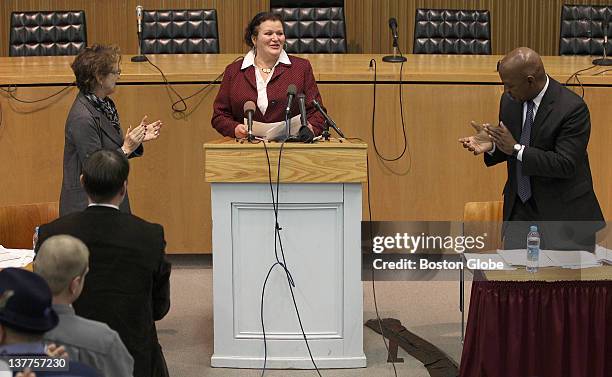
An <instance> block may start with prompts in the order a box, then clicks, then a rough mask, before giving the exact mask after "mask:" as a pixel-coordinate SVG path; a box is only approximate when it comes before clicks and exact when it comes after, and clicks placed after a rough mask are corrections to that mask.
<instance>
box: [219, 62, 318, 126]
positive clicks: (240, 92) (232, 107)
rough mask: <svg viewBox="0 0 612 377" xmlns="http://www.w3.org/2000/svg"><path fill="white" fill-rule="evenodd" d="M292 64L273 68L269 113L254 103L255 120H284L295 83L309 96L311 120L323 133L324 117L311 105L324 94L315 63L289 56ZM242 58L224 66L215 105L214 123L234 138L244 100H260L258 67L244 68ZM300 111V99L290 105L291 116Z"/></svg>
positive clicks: (301, 91)
mask: <svg viewBox="0 0 612 377" xmlns="http://www.w3.org/2000/svg"><path fill="white" fill-rule="evenodd" d="M289 60H290V61H291V64H290V65H289V64H283V63H279V64H278V65H277V66H276V68H275V69H274V74H273V76H272V78H271V79H270V81H269V82H268V86H267V92H268V108H267V110H266V114H265V115H264V114H262V113H261V111H260V110H259V107H258V106H255V115H254V116H253V120H256V121H258V122H266V123H270V122H280V121H284V120H285V107H286V106H287V87H288V86H289V85H290V84H294V85H295V86H296V88H297V93H304V94H305V95H306V113H307V117H308V122H310V124H311V125H312V127H313V129H314V133H315V135H320V134H321V132H323V123H324V122H325V119H324V118H323V116H322V115H321V114H320V113H319V112H317V109H316V108H315V107H314V106H313V105H312V100H313V99H316V100H317V101H318V102H319V103H320V104H321V105H323V102H322V101H321V95H320V94H319V89H318V88H317V83H316V82H315V78H314V75H313V73H312V66H311V65H310V62H309V61H308V60H306V59H302V58H298V57H295V56H291V55H290V56H289ZM241 66H242V60H238V61H236V62H234V63H232V64H230V65H228V66H227V67H226V68H225V73H224V74H223V81H222V82H221V87H220V88H219V93H218V94H217V98H215V103H214V105H213V109H214V112H213V117H212V120H211V122H212V125H213V127H214V128H215V129H216V130H217V131H219V133H220V134H222V135H224V136H231V137H234V136H235V135H234V128H236V126H237V125H238V124H242V123H243V119H244V113H243V110H244V103H245V102H247V101H253V102H255V103H257V81H256V79H255V67H253V66H252V65H251V66H249V67H247V68H245V69H243V70H241V69H240V67H241ZM299 113H300V109H299V105H298V101H297V98H295V99H294V101H293V104H292V106H291V117H293V116H295V115H298V114H299Z"/></svg>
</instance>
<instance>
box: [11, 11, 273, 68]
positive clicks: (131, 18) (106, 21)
mask: <svg viewBox="0 0 612 377" xmlns="http://www.w3.org/2000/svg"><path fill="white" fill-rule="evenodd" d="M137 5H142V6H143V7H145V9H194V8H200V9H209V8H214V9H217V16H218V21H219V38H220V40H219V44H220V47H221V52H241V51H245V50H246V45H245V44H244V42H242V40H243V31H244V27H245V26H246V24H247V23H248V22H249V21H250V20H251V18H252V17H253V15H255V14H256V13H257V12H260V11H262V10H265V9H268V8H269V1H268V0H1V1H0V25H1V26H0V56H8V50H9V49H8V42H9V25H10V15H11V12H13V11H28V10H70V9H79V10H80V9H83V10H84V11H85V16H86V19H87V40H88V43H89V44H90V45H91V44H93V43H115V44H117V45H119V47H121V50H122V52H124V53H126V54H136V53H137V50H138V43H137V39H136V6H137Z"/></svg>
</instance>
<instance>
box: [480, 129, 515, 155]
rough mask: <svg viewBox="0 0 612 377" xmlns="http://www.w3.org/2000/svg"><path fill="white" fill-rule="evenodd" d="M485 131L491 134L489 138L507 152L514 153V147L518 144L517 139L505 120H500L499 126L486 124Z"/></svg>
mask: <svg viewBox="0 0 612 377" xmlns="http://www.w3.org/2000/svg"><path fill="white" fill-rule="evenodd" d="M485 131H486V132H487V134H488V135H489V139H490V140H492V141H493V142H494V143H495V146H496V147H497V148H499V150H500V151H502V152H504V153H505V154H508V155H510V154H512V147H514V144H516V140H514V137H513V136H512V133H510V130H508V128H507V127H506V125H505V124H504V122H499V127H491V126H489V125H487V126H485Z"/></svg>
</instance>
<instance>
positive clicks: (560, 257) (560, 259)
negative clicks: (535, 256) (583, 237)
mask: <svg viewBox="0 0 612 377" xmlns="http://www.w3.org/2000/svg"><path fill="white" fill-rule="evenodd" d="M542 254H546V255H547V256H548V257H549V258H550V260H552V261H553V262H554V263H555V265H556V266H558V267H564V268H586V267H595V266H600V265H601V263H599V261H598V260H597V258H596V257H595V255H594V254H593V253H589V252H588V251H584V250H542V251H541V252H540V255H542Z"/></svg>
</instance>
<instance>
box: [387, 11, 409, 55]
mask: <svg viewBox="0 0 612 377" xmlns="http://www.w3.org/2000/svg"><path fill="white" fill-rule="evenodd" d="M389 28H390V29H391V35H392V36H393V55H387V56H383V58H382V60H383V62H387V63H402V62H405V61H406V58H405V57H403V56H402V55H399V56H398V55H397V50H398V44H397V39H398V38H399V36H398V35H397V20H396V19H395V17H391V18H389ZM400 54H401V52H400Z"/></svg>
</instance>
